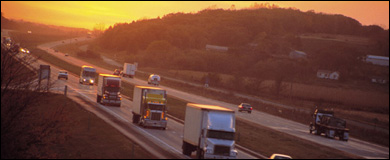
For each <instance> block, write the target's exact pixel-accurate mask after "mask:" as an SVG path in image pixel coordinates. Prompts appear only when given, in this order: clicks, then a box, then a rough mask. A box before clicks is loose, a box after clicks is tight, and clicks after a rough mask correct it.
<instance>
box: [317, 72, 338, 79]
mask: <svg viewBox="0 0 390 160" xmlns="http://www.w3.org/2000/svg"><path fill="white" fill-rule="evenodd" d="M317 77H318V78H322V79H333V80H338V79H339V78H340V72H337V71H335V72H333V71H328V70H318V71H317Z"/></svg>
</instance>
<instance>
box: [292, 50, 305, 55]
mask: <svg viewBox="0 0 390 160" xmlns="http://www.w3.org/2000/svg"><path fill="white" fill-rule="evenodd" d="M291 52H293V53H298V54H302V55H306V53H305V52H302V51H297V50H293V51H291ZM291 52H290V53H291Z"/></svg>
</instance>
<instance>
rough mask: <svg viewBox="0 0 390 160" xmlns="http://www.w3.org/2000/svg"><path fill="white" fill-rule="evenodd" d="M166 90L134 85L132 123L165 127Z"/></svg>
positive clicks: (166, 119)
mask: <svg viewBox="0 0 390 160" xmlns="http://www.w3.org/2000/svg"><path fill="white" fill-rule="evenodd" d="M166 103H167V92H166V91H165V90H164V89H161V88H157V87H148V86H135V87H134V94H133V111H132V113H133V123H135V124H139V125H141V126H144V127H159V128H162V129H163V130H165V129H166V127H167V121H168V118H167V108H166Z"/></svg>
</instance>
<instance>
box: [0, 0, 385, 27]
mask: <svg viewBox="0 0 390 160" xmlns="http://www.w3.org/2000/svg"><path fill="white" fill-rule="evenodd" d="M254 3H258V4H260V3H267V2H261V1H259V2H254V1H250V2H243V1H227V2H224V1H217V2H212V1H207V2H206V1H199V2H191V1H190V2H176V1H175V2H172V1H171V2H163V1H157V2H151V1H143V2H134V1H132V2H123V1H122V2H91V1H84V2H72V1H71V2H57V1H56V2H48V1H41V2H31V1H30V2H14V1H6V2H4V1H1V12H2V14H3V16H4V17H6V18H9V19H16V20H21V19H22V20H24V21H30V22H37V23H43V24H50V25H59V26H67V27H77V28H87V29H93V28H94V27H95V26H96V25H97V24H104V27H105V28H107V27H108V26H111V25H114V24H115V23H124V22H131V21H133V20H138V19H144V18H157V17H162V16H164V15H166V14H169V13H177V12H183V13H196V12H198V11H200V10H203V9H206V8H209V7H212V8H222V9H229V8H230V7H231V6H232V5H234V6H235V9H237V10H238V9H243V8H248V7H250V6H251V5H253V4H254ZM269 3H270V4H275V5H278V6H279V7H281V8H289V7H292V8H296V9H299V10H301V11H304V12H305V11H308V10H314V11H315V12H316V13H319V12H322V13H326V14H342V15H345V16H348V17H351V18H354V19H356V20H358V21H359V22H360V23H361V24H362V25H379V26H381V27H383V28H385V29H388V28H389V1H381V2H373V1H366V2H364V1H359V2H353V1H345V2H342V1H341V2H307V1H305V2H293V1H282V2H278V1H272V2H269Z"/></svg>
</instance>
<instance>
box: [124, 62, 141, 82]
mask: <svg viewBox="0 0 390 160" xmlns="http://www.w3.org/2000/svg"><path fill="white" fill-rule="evenodd" d="M137 66H138V63H134V64H130V63H125V64H124V65H123V72H122V76H123V77H130V78H133V77H134V76H135V71H136V70H137Z"/></svg>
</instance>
